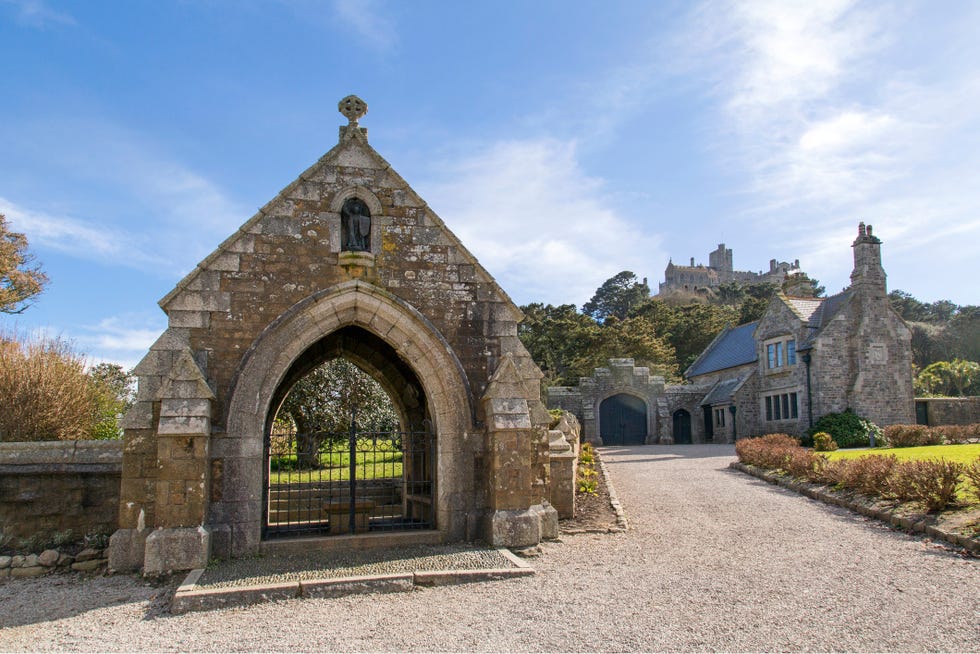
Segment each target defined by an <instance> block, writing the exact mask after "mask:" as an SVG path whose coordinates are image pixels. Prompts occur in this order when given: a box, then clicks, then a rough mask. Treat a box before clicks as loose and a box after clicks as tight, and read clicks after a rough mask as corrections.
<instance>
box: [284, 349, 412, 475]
mask: <svg viewBox="0 0 980 654" xmlns="http://www.w3.org/2000/svg"><path fill="white" fill-rule="evenodd" d="M352 417H353V418H354V420H355V422H356V425H357V429H358V430H360V431H373V432H390V431H393V430H397V429H398V428H399V417H398V413H397V412H396V411H395V407H394V405H393V404H392V402H391V398H390V397H389V396H388V394H387V393H386V392H385V391H384V389H383V388H381V385H380V384H378V382H377V381H375V380H374V379H373V378H371V376H370V375H368V374H367V373H366V372H364V371H363V370H361V369H360V368H358V367H357V366H356V365H355V364H353V363H351V362H350V361H348V360H347V359H343V358H337V359H332V360H330V361H327V362H326V363H323V364H321V365H320V366H319V367H317V368H315V369H314V370H313V371H311V372H310V373H309V374H307V375H306V376H305V377H303V378H302V379H300V380H299V381H298V382H296V384H294V385H293V387H292V388H291V389H290V390H289V393H288V394H287V395H286V399H285V400H283V403H282V406H281V407H280V408H279V411H278V413H277V416H276V419H277V421H279V423H280V425H281V424H282V422H283V421H284V420H285V421H288V422H292V423H293V425H294V426H295V430H296V432H297V437H296V439H297V450H298V451H297V460H296V466H297V467H298V468H301V469H308V468H313V467H316V466H317V465H319V461H318V457H317V452H318V451H319V449H320V446H321V445H322V444H323V442H324V440H325V439H327V438H335V439H336V438H344V437H345V436H344V435H345V434H346V433H347V432H348V431H349V430H350V425H351V419H352ZM409 427H411V426H408V427H406V428H409Z"/></svg>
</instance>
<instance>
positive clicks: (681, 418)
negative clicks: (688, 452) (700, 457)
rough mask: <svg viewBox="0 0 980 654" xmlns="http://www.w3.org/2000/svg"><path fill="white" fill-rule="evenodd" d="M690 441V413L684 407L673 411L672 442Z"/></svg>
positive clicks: (683, 443) (683, 442)
mask: <svg viewBox="0 0 980 654" xmlns="http://www.w3.org/2000/svg"><path fill="white" fill-rule="evenodd" d="M690 443H691V414H690V413H688V412H687V410H686V409H678V410H677V411H674V444H675V445H689V444H690Z"/></svg>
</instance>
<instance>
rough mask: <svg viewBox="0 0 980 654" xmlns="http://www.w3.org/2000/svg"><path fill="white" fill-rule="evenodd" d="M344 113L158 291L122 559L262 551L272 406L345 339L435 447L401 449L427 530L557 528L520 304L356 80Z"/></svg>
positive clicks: (131, 461)
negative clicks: (402, 157) (294, 168)
mask: <svg viewBox="0 0 980 654" xmlns="http://www.w3.org/2000/svg"><path fill="white" fill-rule="evenodd" d="M340 111H341V112H342V113H343V114H344V115H345V116H346V117H347V118H348V121H349V124H347V125H344V126H341V127H340V138H339V143H338V144H337V145H336V146H335V147H334V148H333V149H331V150H330V151H329V152H327V153H326V154H325V155H324V156H323V157H322V158H321V159H320V160H319V161H317V162H316V163H315V164H313V165H312V166H311V167H310V168H309V169H307V170H306V171H304V172H303V173H302V174H300V176H299V178H298V179H296V180H295V181H294V182H293V183H291V184H290V185H289V186H287V187H286V188H285V189H283V191H282V192H281V193H279V195H278V196H276V197H275V198H273V199H272V200H271V201H270V202H269V203H268V204H266V205H265V206H264V207H262V208H261V209H260V210H259V212H258V213H257V214H256V215H255V216H253V217H252V218H251V219H250V220H248V221H247V222H246V223H245V224H244V225H242V226H241V227H240V228H239V229H238V231H237V232H235V233H234V234H232V235H231V236H230V237H229V238H228V239H227V240H226V241H224V242H223V243H222V244H221V245H220V246H218V248H217V249H216V250H215V251H214V252H213V253H212V254H211V255H210V256H208V257H207V258H206V259H205V260H204V261H202V262H201V263H200V264H199V265H198V266H197V268H196V269H195V270H194V271H193V272H191V273H190V274H189V275H187V277H185V278H184V279H183V280H182V281H181V282H180V283H179V284H178V285H177V287H176V288H175V289H174V290H173V291H172V292H170V293H169V294H168V295H167V296H166V297H164V298H163V299H162V300H161V301H160V306H161V308H162V309H163V311H164V312H165V313H166V314H167V317H168V328H167V330H166V331H165V332H164V333H163V334H162V335H161V336H160V338H159V339H158V340H157V341H156V343H155V344H154V345H153V346H152V347H151V348H150V351H149V353H148V354H147V355H146V357H145V358H144V359H143V360H142V361H141V362H140V364H139V365H138V366H137V367H136V370H135V372H136V374H137V375H138V377H139V390H138V397H137V402H136V405H135V406H134V407H133V409H132V410H131V411H130V412H129V413H128V414H127V416H126V418H125V420H124V428H125V438H124V452H123V468H122V484H121V505H120V512H119V524H120V530H119V531H118V532H117V533H116V534H115V535H114V536H113V537H112V543H111V548H110V565H111V567H112V568H114V569H117V570H126V569H136V568H140V567H142V568H144V570H145V571H146V572H149V573H159V572H164V571H167V570H179V569H189V568H193V567H200V566H202V565H203V564H204V563H206V561H207V560H208V558H209V557H211V556H219V557H228V556H244V555H251V554H256V553H258V552H260V551H261V550H262V548H263V545H264V537H265V534H266V526H267V522H268V515H269V504H270V501H271V500H270V488H269V486H270V481H269V480H270V477H271V473H270V464H269V460H268V459H267V457H266V452H267V448H268V447H269V442H270V429H271V425H272V420H273V417H274V415H275V412H276V410H277V408H278V406H279V404H280V403H281V402H282V400H283V398H284V396H285V395H286V393H287V392H288V391H289V389H290V387H291V386H292V384H293V383H294V382H296V380H298V379H299V378H301V377H302V376H303V375H305V374H306V373H307V372H309V371H310V370H312V369H313V368H315V367H317V366H318V365H320V364H322V363H323V362H325V361H328V360H330V359H331V358H333V357H338V356H342V357H345V358H346V359H348V360H350V361H351V362H353V363H355V364H356V365H357V366H358V367H360V368H361V369H363V370H364V371H365V372H367V373H368V374H369V375H370V376H371V377H373V378H374V379H375V380H376V381H378V382H379V383H380V385H381V386H382V388H383V389H384V390H385V391H386V392H387V393H388V395H389V396H390V397H391V399H392V402H393V405H394V406H395V408H396V410H397V413H398V414H399V417H400V419H401V421H402V423H403V424H405V425H408V424H411V425H413V428H414V426H415V425H424V426H425V429H426V430H428V431H429V432H430V433H431V437H432V439H433V440H432V442H433V458H432V459H431V460H427V462H426V463H425V464H424V465H420V466H418V465H414V464H412V463H410V462H409V461H407V460H406V461H405V462H404V473H403V474H404V476H405V479H406V480H407V481H411V482H412V483H413V484H415V485H416V486H419V487H421V486H424V487H425V488H426V489H427V492H428V495H427V496H426V497H425V498H415V497H414V496H413V497H411V498H410V497H408V496H407V495H406V496H405V497H404V498H403V499H402V502H403V504H404V505H406V507H407V508H405V510H406V511H415V512H418V511H425V512H426V513H427V515H428V518H427V520H428V522H427V523H426V524H427V525H428V529H426V530H424V531H421V532H417V535H418V537H419V538H420V539H423V541H424V542H433V541H452V540H472V539H484V540H486V541H488V542H490V543H493V544H500V545H506V546H523V545H530V544H534V543H537V542H538V541H539V540H540V539H541V538H542V537H546V536H549V535H552V534H553V533H554V530H555V529H556V525H557V523H556V520H557V517H556V514H555V510H554V509H553V508H552V507H551V506H550V504H549V500H550V499H552V498H551V494H552V491H553V488H552V486H553V485H552V483H551V478H550V473H549V471H550V468H551V466H550V465H549V456H550V453H549V452H550V447H551V446H550V445H549V435H548V433H547V428H548V423H549V415H548V413H547V411H546V410H545V408H544V405H543V404H542V402H541V401H540V396H539V393H540V391H539V380H540V378H541V373H540V371H539V370H538V368H537V366H536V365H535V364H534V362H533V361H532V360H531V358H530V356H529V355H528V353H527V351H526V350H525V349H524V347H523V346H522V344H521V342H520V341H519V339H518V337H517V324H518V322H519V321H520V320H521V319H522V314H521V312H520V311H519V309H518V308H517V307H516V306H515V304H514V303H513V302H512V301H511V299H510V298H509V297H508V296H507V294H506V293H505V292H504V291H503V289H501V288H500V287H499V286H498V285H497V283H496V282H495V281H494V279H493V277H492V276H491V275H490V274H489V273H488V272H487V271H486V270H485V269H484V268H483V267H482V266H481V265H480V263H479V262H478V261H477V260H476V259H475V258H474V257H473V255H472V254H471V253H470V252H469V251H468V250H467V249H466V248H465V247H464V246H463V244H462V243H460V241H459V240H458V239H457V238H456V236H455V235H454V234H453V233H452V232H451V231H450V230H449V228H448V227H447V226H446V224H445V223H444V222H443V221H442V220H441V219H440V218H439V216H437V215H436V214H435V212H434V211H433V210H432V209H431V208H430V207H429V206H428V205H427V204H426V203H425V201H424V200H423V199H422V198H420V197H419V196H418V195H417V194H416V193H415V191H414V190H412V188H411V187H410V186H409V185H408V184H407V183H406V182H405V180H403V179H402V178H401V177H400V176H399V175H398V173H396V172H395V171H394V170H393V169H392V167H391V166H390V165H389V164H388V162H386V161H385V160H384V159H383V158H382V157H381V156H380V155H379V154H378V153H377V152H376V151H375V150H374V149H373V148H372V147H371V146H370V145H369V144H368V136H367V130H366V129H365V128H363V127H361V126H360V125H359V124H358V121H359V119H360V118H361V117H362V116H363V115H364V114H365V113H366V111H367V106H366V105H365V104H364V103H363V102H362V101H361V100H360V99H358V98H356V97H354V96H350V97H348V98H345V99H344V100H343V101H341V103H340ZM410 469H412V470H411V471H410ZM410 476H411V478H410V479H409V477H410ZM558 487H561V488H568V487H570V484H556V485H555V488H558ZM555 492H558V491H555ZM351 494H352V495H353V491H351ZM556 499H558V498H556ZM412 502H416V503H419V504H418V506H416V507H414V508H412V507H411V506H408V505H410V504H411V503H412ZM424 503H427V507H426V506H423V505H422V504H424ZM353 504H354V502H353V500H352V502H351V505H352V506H353ZM353 510H354V509H353V508H352V511H353ZM351 521H352V524H353V516H352V518H351ZM413 533H414V532H413ZM410 535H411V534H410ZM370 536H371V534H365V535H356V534H355V535H350V536H345V537H346V538H349V539H353V540H356V539H358V538H360V539H362V540H363V539H368V538H370ZM355 545H356V546H365V543H363V542H362V543H354V542H352V544H351V546H355Z"/></svg>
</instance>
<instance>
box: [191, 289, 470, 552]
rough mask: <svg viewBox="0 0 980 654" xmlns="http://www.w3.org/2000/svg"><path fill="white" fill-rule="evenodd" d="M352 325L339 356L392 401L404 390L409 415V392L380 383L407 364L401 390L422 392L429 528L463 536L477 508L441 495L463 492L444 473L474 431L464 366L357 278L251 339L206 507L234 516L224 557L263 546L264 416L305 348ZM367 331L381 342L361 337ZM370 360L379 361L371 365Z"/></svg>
mask: <svg viewBox="0 0 980 654" xmlns="http://www.w3.org/2000/svg"><path fill="white" fill-rule="evenodd" d="M348 328H349V329H357V330H360V331H359V333H358V338H356V339H350V340H345V342H344V348H343V356H344V357H345V358H347V359H350V360H351V361H353V362H354V363H357V364H358V366H359V367H361V368H362V369H364V370H368V371H369V372H371V375H372V377H374V378H375V379H377V380H378V381H379V383H381V384H382V386H383V387H384V388H385V390H386V392H388V394H389V396H391V397H392V398H393V399H394V398H396V396H398V397H401V398H402V399H401V402H402V403H403V405H404V407H405V409H404V410H405V411H406V412H408V413H410V412H411V411H410V407H411V406H412V405H413V400H412V398H411V395H412V393H411V391H410V392H409V394H408V396H404V395H399V393H396V392H395V390H394V389H393V388H388V387H387V386H385V383H386V382H385V380H389V379H397V377H398V374H395V372H394V370H393V369H396V370H397V369H401V370H404V371H405V374H406V375H407V371H411V372H412V374H413V375H414V380H417V385H416V384H414V383H412V384H407V385H406V387H404V388H405V389H406V390H407V389H408V388H409V387H416V386H417V388H418V389H419V390H418V396H417V397H418V398H419V399H418V400H415V402H417V403H418V406H419V407H420V409H419V410H420V411H421V410H422V407H424V412H425V417H426V418H428V419H430V420H431V422H432V431H433V433H434V434H435V437H434V439H435V442H434V447H435V450H436V451H435V459H434V461H433V465H434V470H433V471H432V475H431V479H432V484H433V486H434V489H433V497H434V498H435V506H434V510H433V512H434V521H433V522H434V527H433V528H434V529H435V530H436V531H438V532H440V534H442V536H443V538H445V539H463V538H465V537H466V535H467V520H466V516H467V515H468V512H471V511H473V510H474V508H473V506H472V505H471V504H464V503H458V504H452V503H450V502H448V501H443V498H447V497H454V496H455V495H454V494H460V488H461V479H460V478H459V476H458V475H453V474H450V471H452V470H455V469H458V468H460V467H461V466H465V465H467V461H466V460H465V459H464V455H463V450H462V449H461V448H460V446H459V441H460V439H462V438H463V437H464V435H465V434H466V433H470V432H471V430H472V429H473V426H472V417H471V416H472V411H473V410H472V407H471V405H470V401H469V397H470V391H469V387H468V384H467V377H466V375H465V373H464V372H463V368H462V365H461V364H460V362H459V360H458V359H457V358H456V356H455V354H454V352H453V350H452V348H451V347H449V346H448V345H447V343H446V341H445V339H444V338H443V337H442V336H441V335H440V334H439V333H438V332H437V331H436V330H435V329H434V328H433V326H432V324H431V323H430V322H428V321H427V320H426V319H425V318H424V317H422V316H421V314H419V312H418V311H417V310H416V309H414V308H413V307H411V306H410V305H408V304H406V303H405V302H404V301H402V300H400V299H399V298H396V297H394V296H392V295H391V294H390V293H387V292H386V291H384V290H382V289H380V288H378V287H376V286H373V285H371V284H366V283H364V282H360V281H354V282H348V283H344V284H340V285H338V286H336V287H333V288H332V289H330V290H327V291H323V292H320V293H316V294H314V295H312V296H310V297H308V298H306V299H305V300H303V301H301V302H299V303H298V304H296V305H294V306H293V307H292V308H291V309H289V310H287V311H286V312H285V313H284V314H283V315H282V316H280V317H279V318H278V319H277V320H276V321H274V322H273V323H272V324H271V325H270V326H269V327H268V328H267V329H266V330H265V332H264V333H263V334H262V335H260V337H259V338H258V339H256V341H255V342H254V343H253V344H252V346H251V347H250V348H249V351H248V353H247V354H246V356H245V357H244V358H243V359H242V363H241V365H240V367H239V369H238V370H237V371H236V373H235V377H234V381H233V384H232V388H231V390H230V391H229V396H230V399H229V401H228V404H227V405H226V406H225V408H224V409H223V413H224V415H225V416H226V420H227V425H228V427H227V431H226V436H225V437H224V439H223V442H221V443H220V444H219V446H220V447H221V448H222V450H221V454H222V455H223V456H225V457H229V458H230V457H231V455H237V457H236V458H235V459H234V460H233V461H231V462H230V463H229V462H228V459H227V458H226V462H225V463H224V465H223V466H222V468H221V469H220V470H217V471H216V473H218V474H213V475H212V487H213V490H212V497H213V499H212V502H211V504H210V507H209V515H210V522H211V524H222V523H229V522H231V529H230V533H231V541H230V543H229V548H228V550H227V551H228V555H230V556H245V555H249V554H254V553H257V552H259V551H260V549H261V548H260V543H261V541H262V540H263V531H264V530H263V525H264V523H265V520H266V517H267V516H266V515H265V514H266V508H265V503H266V502H267V501H268V498H267V497H266V484H264V480H265V479H266V478H267V475H268V472H267V470H266V466H268V461H267V459H266V457H265V456H264V442H265V439H266V434H267V432H268V430H269V428H270V424H271V420H272V418H271V417H270V415H271V416H274V415H275V410H274V409H273V407H278V406H279V404H280V403H281V402H282V400H283V399H284V397H285V391H286V390H288V388H290V387H291V385H292V383H294V382H295V380H296V379H298V378H299V377H302V376H303V375H304V374H305V373H306V372H308V370H310V369H312V368H313V367H315V366H316V365H318V364H319V363H320V362H321V361H322V360H323V359H321V358H320V357H317V356H313V355H312V354H313V353H312V352H311V348H317V347H319V348H321V349H322V351H323V352H324V353H326V352H327V351H328V350H329V349H330V348H332V347H333V345H334V344H335V343H332V342H331V341H328V340H325V339H324V335H325V334H327V335H333V334H350V333H351V332H349V331H345V330H346V329H348ZM365 334H368V335H370V336H373V337H375V338H376V339H377V340H374V341H371V340H365V339H362V338H360V337H363V336H364V335H365ZM357 342H360V343H361V346H357V345H356V343H357ZM376 346H377V347H376ZM314 351H315V350H314ZM392 355H394V356H392ZM324 358H326V357H324ZM371 361H374V362H375V363H373V364H371V365H368V364H369V362H371ZM362 363H363V364H364V365H362ZM372 368H373V369H374V370H372ZM375 371H376V372H379V373H381V374H378V375H375V374H374V372H375ZM399 374H400V373H399ZM406 379H408V377H407V376H406ZM396 404H397V403H396ZM469 465H470V466H472V460H469ZM227 516H234V517H235V518H238V519H237V520H234V521H233V520H229V518H228V517H227Z"/></svg>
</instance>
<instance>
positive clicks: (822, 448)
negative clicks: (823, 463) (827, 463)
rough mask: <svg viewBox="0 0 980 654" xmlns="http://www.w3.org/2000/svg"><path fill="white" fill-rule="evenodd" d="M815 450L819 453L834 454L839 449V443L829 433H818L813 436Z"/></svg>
mask: <svg viewBox="0 0 980 654" xmlns="http://www.w3.org/2000/svg"><path fill="white" fill-rule="evenodd" d="M813 449H815V450H816V451H817V452H833V451H834V450H836V449H837V443H835V442H834V439H833V437H832V436H831V435H830V434H828V433H827V432H825V431H818V432H817V433H815V434H814V435H813Z"/></svg>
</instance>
